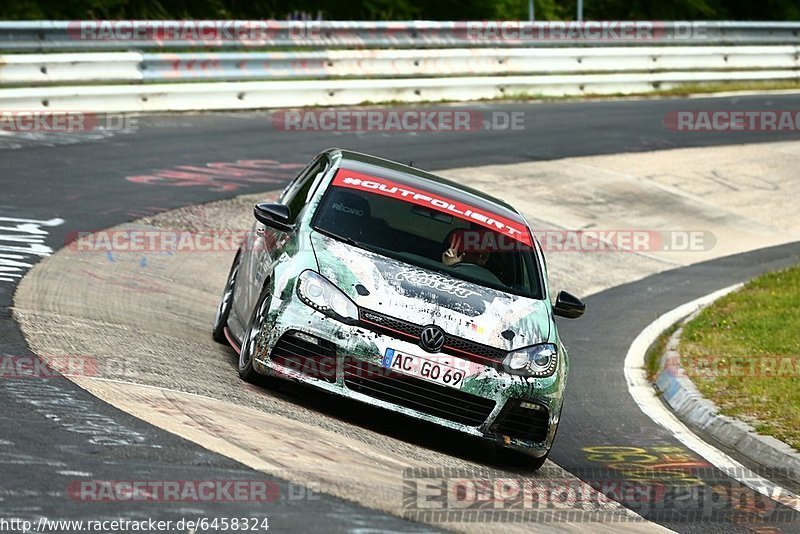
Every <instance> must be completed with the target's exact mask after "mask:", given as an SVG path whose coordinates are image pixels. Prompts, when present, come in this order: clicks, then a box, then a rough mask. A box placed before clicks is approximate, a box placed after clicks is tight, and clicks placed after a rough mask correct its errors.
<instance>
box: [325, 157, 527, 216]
mask: <svg viewBox="0 0 800 534" xmlns="http://www.w3.org/2000/svg"><path fill="white" fill-rule="evenodd" d="M326 152H328V153H329V154H331V155H334V154H340V155H341V157H342V162H341V164H340V165H341V166H342V167H345V168H347V169H351V170H355V171H360V172H364V173H365V174H370V175H373V176H378V177H381V178H386V179H391V180H394V181H397V182H401V183H405V185H409V186H415V185H416V186H423V187H425V188H427V189H429V190H431V192H433V193H437V194H441V195H443V196H445V197H447V198H450V199H452V200H455V201H458V202H464V203H466V204H471V205H474V206H478V207H481V208H483V209H487V210H489V211H493V212H494V213H496V214H497V215H503V216H505V217H507V218H509V219H512V220H515V221H518V222H521V223H523V224H525V226H527V222H526V221H525V219H524V218H523V217H522V215H520V213H519V212H518V211H517V210H516V209H514V207H512V206H511V205H510V204H508V203H507V202H505V201H503V200H501V199H499V198H497V197H493V196H492V195H489V194H487V193H484V192H483V191H480V190H478V189H474V188H472V187H469V186H465V185H463V184H460V183H458V182H454V181H452V180H448V179H447V178H443V177H441V176H438V175H436V174H433V173H430V172H427V171H423V170H421V169H417V168H415V167H411V166H409V165H403V164H402V163H397V162H396V161H391V160H388V159H384V158H379V157H377V156H370V155H369V154H362V153H360V152H353V151H351V150H342V149H338V148H334V149H330V150H327V151H326Z"/></svg>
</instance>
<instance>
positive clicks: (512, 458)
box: [495, 445, 550, 471]
mask: <svg viewBox="0 0 800 534" xmlns="http://www.w3.org/2000/svg"><path fill="white" fill-rule="evenodd" d="M495 453H496V455H497V459H498V460H499V461H500V462H501V463H502V464H504V465H510V466H514V467H521V468H523V469H528V470H530V471H536V470H537V469H539V468H540V467H542V466H543V465H544V462H545V460H547V457H548V455H549V454H550V451H547V454H545V455H544V456H542V457H541V458H534V457H533V456H530V455H528V454H525V453H524V452H519V451H515V450H513V449H508V448H506V447H501V446H499V445H498V446H497V447H496V449H495Z"/></svg>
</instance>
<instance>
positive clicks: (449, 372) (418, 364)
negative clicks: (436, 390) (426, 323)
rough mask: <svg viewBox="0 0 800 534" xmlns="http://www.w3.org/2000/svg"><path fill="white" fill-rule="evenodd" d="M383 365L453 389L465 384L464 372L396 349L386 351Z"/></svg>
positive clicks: (391, 369)
mask: <svg viewBox="0 0 800 534" xmlns="http://www.w3.org/2000/svg"><path fill="white" fill-rule="evenodd" d="M381 363H382V365H383V367H384V368H386V369H389V370H390V371H396V372H398V373H402V374H405V375H410V376H415V377H418V378H421V379H423V380H428V381H430V382H436V383H437V384H442V385H445V386H450V387H451V388H456V389H458V388H460V387H461V386H462V385H463V384H464V374H465V373H464V371H463V370H461V369H456V368H455V367H451V366H449V365H446V364H444V363H440V362H435V361H433V360H428V359H426V358H421V357H419V356H414V355H412V354H406V353H404V352H399V351H396V350H394V349H386V354H385V355H384V356H383V361H382V362H381Z"/></svg>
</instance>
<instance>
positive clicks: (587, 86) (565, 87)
mask: <svg viewBox="0 0 800 534" xmlns="http://www.w3.org/2000/svg"><path fill="white" fill-rule="evenodd" d="M796 78H797V71H796V70H765V71H746V72H724V71H698V72H694V71H693V72H661V73H630V74H584V75H553V76H507V77H490V76H482V77H457V78H422V79H419V78H408V79H374V80H304V81H269V82H214V83H189V84H185V83H172V84H144V85H98V86H71V87H38V88H25V89H3V90H0V109H5V110H28V111H37V110H39V111H54V110H67V111H89V112H95V113H101V112H156V111H197V110H231V109H269V108H287V107H303V106H357V105H361V104H363V103H364V102H389V101H391V102H409V103H415V102H438V101H471V100H482V99H495V98H514V97H517V96H523V95H534V96H535V95H561V96H563V95H570V96H582V95H588V94H592V95H613V94H631V93H647V92H650V91H653V90H654V89H670V88H673V87H676V86H679V85H683V84H692V83H720V82H730V81H745V80H746V81H753V80H786V79H796Z"/></svg>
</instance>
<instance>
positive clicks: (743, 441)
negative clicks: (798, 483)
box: [655, 302, 800, 473]
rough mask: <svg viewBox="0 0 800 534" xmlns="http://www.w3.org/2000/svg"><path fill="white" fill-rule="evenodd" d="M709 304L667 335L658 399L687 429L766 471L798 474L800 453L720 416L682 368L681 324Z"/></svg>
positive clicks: (714, 405) (744, 425) (658, 379)
mask: <svg viewBox="0 0 800 534" xmlns="http://www.w3.org/2000/svg"><path fill="white" fill-rule="evenodd" d="M710 304H711V303H710V302H709V303H706V304H705V305H704V306H700V307H699V308H698V309H697V310H696V311H695V312H694V313H692V314H691V315H689V316H688V317H686V319H684V320H683V321H682V322H681V327H680V328H679V329H678V330H676V331H675V333H674V334H672V336H670V339H669V341H668V342H667V347H666V350H665V351H664V354H663V355H661V364H660V367H661V370H660V371H659V372H658V375H657V376H656V382H655V386H656V389H658V390H659V391H660V392H661V398H662V399H664V401H665V402H666V403H667V404H668V405H669V406H670V408H672V410H673V411H674V412H675V413H676V414H677V415H678V417H679V418H680V419H681V420H682V421H684V422H686V423H688V424H689V426H690V427H696V428H697V429H699V430H700V431H702V432H705V433H707V434H708V435H710V436H711V437H712V438H714V439H715V440H717V441H719V442H720V443H723V444H725V445H727V446H728V447H731V448H732V449H735V450H736V451H737V452H739V453H740V454H742V455H744V456H746V457H747V458H749V459H750V460H752V461H753V462H755V463H757V464H758V465H761V466H763V467H764V468H766V469H775V470H779V471H782V470H786V471H788V472H789V473H800V452H797V451H796V450H794V449H793V448H792V447H790V446H789V445H787V444H786V443H784V442H782V441H780V440H778V439H776V438H774V437H772V436H764V435H760V434H758V433H757V432H756V430H755V429H754V428H753V427H752V426H750V425H748V424H746V423H744V422H742V421H738V420H736V419H735V418H732V417H728V416H726V415H721V414H720V410H719V407H718V406H717V405H716V404H715V403H714V402H713V401H712V400H710V399H706V398H705V397H703V396H702V394H701V393H700V391H699V390H698V389H697V386H695V384H694V382H692V379H691V378H689V376H688V375H687V374H686V372H685V370H684V369H683V367H682V366H681V364H680V353H679V352H678V343H679V342H680V337H681V333H682V332H683V325H684V324H686V323H687V322H688V321H690V320H691V319H693V318H694V317H695V316H696V315H697V314H698V313H699V312H700V310H702V309H703V308H705V307H707V306H708V305H710Z"/></svg>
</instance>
